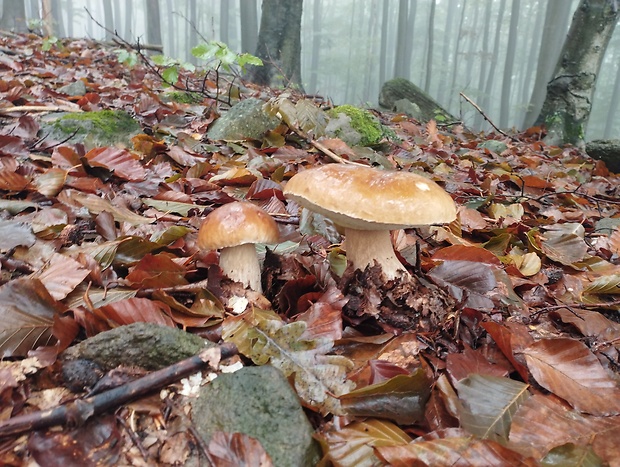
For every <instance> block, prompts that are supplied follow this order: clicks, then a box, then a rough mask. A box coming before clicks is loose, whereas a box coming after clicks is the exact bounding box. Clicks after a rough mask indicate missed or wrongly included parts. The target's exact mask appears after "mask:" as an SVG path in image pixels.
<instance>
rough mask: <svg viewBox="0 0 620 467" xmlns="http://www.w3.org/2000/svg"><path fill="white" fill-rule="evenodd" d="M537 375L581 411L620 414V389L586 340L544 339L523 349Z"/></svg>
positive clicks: (543, 383)
mask: <svg viewBox="0 0 620 467" xmlns="http://www.w3.org/2000/svg"><path fill="white" fill-rule="evenodd" d="M523 354H524V355H525V360H526V361H527V366H528V368H529V370H530V372H531V373H532V376H533V377H534V379H535V380H536V381H537V382H538V384H540V385H541V386H543V387H544V388H545V389H547V390H549V391H551V392H553V393H554V394H555V395H557V396H559V397H561V398H562V399H564V400H566V401H567V402H568V403H569V404H570V405H572V406H573V407H574V408H575V409H577V410H579V411H580V412H585V413H589V414H592V415H603V416H607V415H618V414H620V389H619V388H618V386H617V383H616V381H615V380H614V379H612V378H611V376H610V375H609V374H608V373H607V371H605V369H604V368H603V366H602V365H601V363H600V362H599V360H598V358H596V356H595V355H594V354H593V353H592V352H591V351H590V349H588V347H587V346H586V345H585V344H582V343H581V342H579V341H577V340H574V339H569V338H559V339H541V340H539V341H538V342H535V343H534V344H532V345H530V346H529V347H527V348H526V349H524V350H523Z"/></svg>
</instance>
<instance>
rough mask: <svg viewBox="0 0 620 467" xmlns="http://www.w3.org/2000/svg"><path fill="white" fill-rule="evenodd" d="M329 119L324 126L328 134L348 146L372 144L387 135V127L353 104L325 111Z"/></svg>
mask: <svg viewBox="0 0 620 467" xmlns="http://www.w3.org/2000/svg"><path fill="white" fill-rule="evenodd" d="M327 114H328V115H329V116H330V121H329V123H328V124H327V127H326V128H325V133H326V134H327V135H328V136H332V137H337V138H340V139H341V140H342V141H344V142H345V143H347V144H348V145H349V146H356V145H359V146H372V145H375V144H378V143H379V142H380V141H381V140H382V139H383V137H384V136H388V133H389V131H388V128H386V127H384V126H383V125H381V122H379V120H377V118H376V117H375V116H374V115H373V114H372V113H370V112H369V111H368V110H364V109H360V108H357V107H355V106H353V105H339V106H338V107H335V108H333V109H331V110H330V111H328V112H327Z"/></svg>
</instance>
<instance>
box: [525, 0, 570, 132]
mask: <svg viewBox="0 0 620 467" xmlns="http://www.w3.org/2000/svg"><path fill="white" fill-rule="evenodd" d="M569 14H570V3H569V2H566V1H565V0H549V3H548V5H547V13H546V14H545V24H544V25H543V32H542V39H541V41H540V52H539V54H538V65H537V67H536V77H535V78H534V87H533V90H532V97H531V98H530V104H529V106H528V109H527V113H526V114H525V118H524V121H523V126H524V127H525V128H528V127H530V126H532V125H533V124H534V121H535V120H536V116H537V115H538V114H539V113H540V111H541V109H542V105H543V102H544V101H545V95H546V94H547V83H548V82H549V81H550V80H551V77H552V76H553V68H554V67H555V65H556V64H557V63H558V57H559V56H560V52H561V50H562V43H563V41H564V38H565V37H566V31H567V29H568V20H569Z"/></svg>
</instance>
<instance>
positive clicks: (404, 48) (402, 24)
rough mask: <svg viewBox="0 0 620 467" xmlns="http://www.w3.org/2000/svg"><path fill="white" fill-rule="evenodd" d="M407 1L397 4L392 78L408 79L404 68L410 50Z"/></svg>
mask: <svg viewBox="0 0 620 467" xmlns="http://www.w3.org/2000/svg"><path fill="white" fill-rule="evenodd" d="M408 7H409V4H408V0H400V1H399V3H398V30H397V33H396V54H395V58H394V78H409V70H408V69H406V68H405V64H406V63H407V58H406V57H407V53H408V50H410V49H411V48H410V47H408V45H407V43H406V42H407V12H408V10H409V8H408Z"/></svg>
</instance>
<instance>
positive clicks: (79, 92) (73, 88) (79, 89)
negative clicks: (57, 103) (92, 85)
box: [58, 79, 86, 96]
mask: <svg viewBox="0 0 620 467" xmlns="http://www.w3.org/2000/svg"><path fill="white" fill-rule="evenodd" d="M58 92H62V93H63V94H66V95H67V96H83V95H84V94H86V85H85V84H84V81H82V80H80V79H78V80H77V81H74V82H73V83H69V84H66V85H64V86H62V87H61V88H59V89H58Z"/></svg>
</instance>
